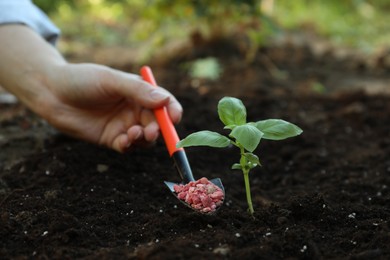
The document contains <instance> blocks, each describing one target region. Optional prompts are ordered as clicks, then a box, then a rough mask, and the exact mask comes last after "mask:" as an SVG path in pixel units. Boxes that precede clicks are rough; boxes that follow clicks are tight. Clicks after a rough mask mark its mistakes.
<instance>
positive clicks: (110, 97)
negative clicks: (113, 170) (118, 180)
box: [0, 25, 182, 152]
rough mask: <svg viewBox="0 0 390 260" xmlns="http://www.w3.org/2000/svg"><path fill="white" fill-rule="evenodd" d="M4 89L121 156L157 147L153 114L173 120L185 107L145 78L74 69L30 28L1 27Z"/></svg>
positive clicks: (58, 123) (0, 64)
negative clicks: (161, 111) (159, 111)
mask: <svg viewBox="0 0 390 260" xmlns="http://www.w3.org/2000/svg"><path fill="white" fill-rule="evenodd" d="M0 57H1V59H0V84H1V85H2V86H3V87H5V88H6V89H7V90H9V91H10V92H12V93H13V94H15V95H16V96H17V97H18V98H19V100H20V101H21V102H23V103H24V104H25V105H26V106H28V107H29V108H30V109H31V110H33V111H34V112H36V113H37V114H38V115H40V116H42V117H43V118H45V119H47V120H48V122H49V123H51V124H52V125H53V126H54V127H56V128H58V129H59V130H60V131H62V132H64V133H67V134H69V135H72V136H74V137H78V138H81V139H83V140H87V141H90V142H93V143H97V144H100V145H105V146H107V147H110V148H112V149H114V150H116V151H118V152H124V151H126V150H127V149H128V148H129V147H130V146H132V145H143V144H148V143H152V142H154V141H155V140H156V138H157V137H158V131H159V127H158V125H157V123H156V121H155V119H154V116H153V113H152V110H153V109H154V108H157V107H162V106H166V107H167V110H168V114H169V115H170V117H171V119H172V121H173V122H174V123H177V122H179V121H180V118H181V114H182V107H181V106H180V104H179V103H178V102H177V100H176V99H175V98H174V97H173V96H172V95H171V94H170V93H169V92H168V91H166V90H165V89H163V88H160V87H159V88H156V87H153V86H151V85H150V84H148V83H146V82H144V81H143V80H142V79H141V78H140V77H139V76H137V75H134V74H129V73H124V72H121V71H118V70H114V69H111V68H108V67H105V66H101V65H96V64H69V63H68V62H66V61H65V60H64V58H63V57H62V56H61V54H60V53H59V52H58V51H57V50H56V49H55V48H54V47H53V46H51V45H50V44H48V43H47V42H45V41H44V40H43V39H42V38H41V37H40V36H39V35H37V34H36V33H35V32H34V31H32V30H31V29H30V28H28V27H26V26H23V25H5V26H1V27H0Z"/></svg>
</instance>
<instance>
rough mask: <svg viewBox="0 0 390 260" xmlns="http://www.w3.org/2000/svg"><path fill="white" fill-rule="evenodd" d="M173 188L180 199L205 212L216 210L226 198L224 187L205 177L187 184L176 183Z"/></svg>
mask: <svg viewBox="0 0 390 260" xmlns="http://www.w3.org/2000/svg"><path fill="white" fill-rule="evenodd" d="M173 189H174V190H175V192H176V194H177V197H178V198H179V199H180V200H183V201H184V202H186V203H187V204H188V205H190V206H191V207H192V208H193V209H196V210H198V211H200V212H203V213H210V212H214V211H215V210H216V209H217V208H218V207H219V206H221V205H222V202H223V199H224V193H223V191H222V189H221V188H220V187H218V186H216V185H215V184H213V183H212V182H210V181H209V180H208V179H207V178H204V177H203V178H201V179H199V180H197V181H191V182H189V183H187V184H186V185H183V184H180V185H174V186H173Z"/></svg>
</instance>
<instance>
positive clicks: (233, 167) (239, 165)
mask: <svg viewBox="0 0 390 260" xmlns="http://www.w3.org/2000/svg"><path fill="white" fill-rule="evenodd" d="M232 170H242V167H241V164H239V163H235V164H233V165H232Z"/></svg>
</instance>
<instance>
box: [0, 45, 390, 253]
mask: <svg viewBox="0 0 390 260" xmlns="http://www.w3.org/2000/svg"><path fill="white" fill-rule="evenodd" d="M230 42H231V41H230ZM195 47H196V48H193V49H192V50H191V52H189V51H187V52H181V53H180V55H177V57H176V58H175V59H170V60H169V61H165V62H164V63H161V62H160V63H158V64H157V63H156V64H151V66H152V67H153V69H154V71H155V74H156V78H157V81H158V82H159V83H160V84H161V85H163V86H165V87H166V88H168V89H169V90H170V91H172V92H173V93H174V94H175V95H176V96H177V98H178V99H179V101H180V102H181V103H182V105H183V107H184V110H185V114H184V117H183V120H182V122H181V123H180V124H179V125H178V126H177V131H178V133H179V135H180V136H182V137H184V136H186V135H188V134H190V133H192V132H194V131H198V130H203V129H209V130H213V131H218V132H221V133H224V132H223V130H222V124H221V123H220V122H219V120H218V116H217V113H216V105H217V102H218V100H219V98H220V97H222V96H225V95H232V96H236V97H239V98H241V99H242V100H243V102H244V104H245V105H246V106H247V110H248V117H249V120H252V121H255V120H261V119H266V118H282V119H285V120H288V121H290V122H293V123H295V124H297V125H298V126H300V127H301V128H302V129H303V131H304V132H303V134H302V135H300V136H299V137H296V138H291V139H287V140H284V141H280V142H275V141H267V140H262V142H261V144H260V147H259V149H257V150H256V151H255V153H256V154H258V155H259V157H260V160H261V162H262V165H263V167H260V168H258V169H254V170H253V172H251V176H250V178H251V185H252V195H253V202H254V207H255V214H254V218H252V217H251V216H250V215H249V214H248V212H247V205H246V199H245V190H244V183H243V176H242V174H241V173H240V172H238V171H232V170H231V169H230V166H231V165H232V164H233V163H235V162H236V161H237V160H238V154H237V151H236V150H235V149H234V148H227V149H212V148H206V147H196V148H188V149H187V150H186V151H187V156H188V158H189V161H190V163H191V167H192V169H193V172H194V174H195V177H196V178H197V179H198V178H201V177H207V178H209V179H212V178H216V177H219V178H221V179H222V182H223V184H224V186H225V191H226V198H225V203H224V205H223V206H222V207H221V208H220V209H219V210H218V212H217V213H216V214H215V215H201V214H199V213H197V212H195V211H193V210H191V209H189V208H187V207H185V206H184V205H183V204H182V203H180V202H179V201H178V199H176V198H175V197H174V196H172V194H170V192H169V190H168V189H167V188H166V187H165V185H164V181H165V180H169V181H174V182H179V181H180V179H179V176H178V175H177V173H176V171H175V169H174V167H173V163H172V160H171V158H169V156H168V153H167V151H166V148H165V147H164V143H163V142H162V140H159V141H158V142H157V143H156V145H155V146H153V147H150V148H146V149H145V148H144V149H141V148H138V149H134V150H132V151H130V152H129V153H126V154H118V153H115V152H113V151H110V150H108V149H105V148H102V147H97V146H95V145H93V144H89V143H85V142H82V141H79V140H74V139H72V138H69V137H66V136H63V135H61V134H60V133H58V132H56V131H55V130H54V129H52V128H51V127H50V126H48V125H47V124H46V123H45V122H44V121H43V120H42V119H40V118H38V117H37V116H35V115H34V114H32V113H30V112H29V111H28V110H26V109H25V108H24V107H23V106H21V105H20V104H18V103H12V102H9V103H7V102H3V103H1V104H0V106H1V115H0V125H1V129H0V245H1V246H0V256H1V258H2V259H10V258H12V259H35V258H37V259H80V258H82V259H389V258H390V246H389V244H390V224H389V220H390V208H389V205H390V159H389V158H388V155H389V154H390V136H389V133H390V96H388V95H387V94H386V91H387V90H386V88H380V87H375V88H374V87H373V88H374V91H370V90H373V89H371V87H372V86H374V85H375V86H378V85H380V84H379V83H383V84H382V86H386V82H388V79H389V76H390V74H389V72H390V69H389V68H388V66H386V64H384V63H381V62H379V61H380V60H381V59H376V58H373V59H371V60H368V59H365V58H359V57H352V56H343V57H340V56H338V55H336V51H333V50H332V49H331V48H329V49H327V51H325V52H323V53H320V54H318V53H316V52H315V51H314V50H313V48H311V46H308V45H306V44H303V45H296V44H295V45H294V44H286V43H284V44H281V45H277V46H276V45H275V46H273V47H263V48H261V49H260V50H259V52H258V53H257V55H256V56H255V57H254V58H253V59H252V60H251V61H250V62H248V61H245V59H244V58H243V54H242V52H240V49H239V48H237V46H233V45H232V44H231V43H228V42H219V43H218V44H217V45H216V44H213V43H209V44H205V45H202V46H200V47H198V46H195ZM183 53H185V54H183ZM207 56H214V57H217V58H218V59H219V61H220V62H221V64H222V67H223V74H222V75H221V78H220V80H218V81H208V80H201V79H196V80H195V79H191V78H190V77H189V76H188V73H187V72H186V71H185V70H183V69H180V68H183V67H185V66H183V64H186V62H188V61H191V60H194V59H195V58H200V57H207ZM382 58H383V57H382ZM382 60H383V59H382ZM373 61H374V62H373ZM121 69H124V70H132V71H137V69H138V67H137V66H136V65H132V64H131V63H130V62H129V64H123V66H122V67H121ZM349 79H350V80H349ZM378 82H379V83H378ZM374 83H375V84H374Z"/></svg>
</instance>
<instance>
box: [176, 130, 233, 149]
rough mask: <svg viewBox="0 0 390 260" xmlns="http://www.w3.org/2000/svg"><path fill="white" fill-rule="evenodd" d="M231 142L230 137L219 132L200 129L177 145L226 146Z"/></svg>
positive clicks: (179, 146)
mask: <svg viewBox="0 0 390 260" xmlns="http://www.w3.org/2000/svg"><path fill="white" fill-rule="evenodd" d="M229 144H230V139H229V138H227V137H226V136H223V135H221V134H219V133H216V132H212V131H207V130H205V131H199V132H195V133H192V134H190V135H189V136H187V137H186V138H184V139H183V140H181V141H180V142H178V143H177V144H176V147H178V148H181V147H188V146H211V147H218V148H222V147H226V146H228V145H229Z"/></svg>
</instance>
